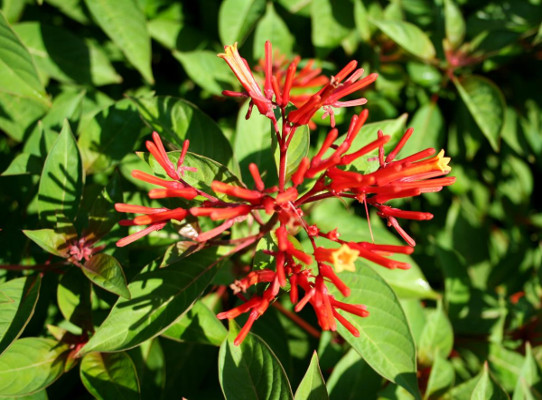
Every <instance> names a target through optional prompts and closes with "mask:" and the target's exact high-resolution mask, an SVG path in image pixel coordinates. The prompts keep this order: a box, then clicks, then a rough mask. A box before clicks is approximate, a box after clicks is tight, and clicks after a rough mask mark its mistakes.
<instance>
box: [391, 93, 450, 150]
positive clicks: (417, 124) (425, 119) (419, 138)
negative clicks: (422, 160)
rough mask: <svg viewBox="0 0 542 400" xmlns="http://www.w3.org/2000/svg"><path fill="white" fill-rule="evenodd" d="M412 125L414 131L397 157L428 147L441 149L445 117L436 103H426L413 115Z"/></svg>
mask: <svg viewBox="0 0 542 400" xmlns="http://www.w3.org/2000/svg"><path fill="white" fill-rule="evenodd" d="M410 127H412V128H414V133H413V134H412V136H411V137H410V139H409V140H408V141H407V143H406V144H405V146H404V147H403V149H402V150H401V151H400V153H399V155H398V157H397V159H398V160H399V159H401V158H404V157H407V156H410V155H412V154H415V153H417V152H418V151H421V150H423V149H426V148H428V147H433V148H435V149H436V150H437V152H438V151H439V149H440V148H441V147H442V142H443V138H444V118H443V117H442V113H441V112H440V109H439V107H438V105H437V104H436V103H428V104H424V105H423V106H421V107H420V108H418V111H416V113H415V114H414V117H412V121H411V122H410Z"/></svg>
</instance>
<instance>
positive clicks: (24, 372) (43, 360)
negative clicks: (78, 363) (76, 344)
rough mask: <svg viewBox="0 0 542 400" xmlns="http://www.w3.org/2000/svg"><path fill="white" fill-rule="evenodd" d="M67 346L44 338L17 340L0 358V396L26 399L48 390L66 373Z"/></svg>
mask: <svg viewBox="0 0 542 400" xmlns="http://www.w3.org/2000/svg"><path fill="white" fill-rule="evenodd" d="M67 355H68V346H67V345H65V344H60V343H58V342H57V341H56V340H52V339H45V338H33V337H32V338H30V337H29V338H24V339H20V340H17V341H16V342H15V343H13V345H12V346H11V347H10V348H9V349H8V350H7V351H6V352H5V353H4V354H2V356H1V357H0V396H5V397H7V396H23V395H27V394H31V393H34V392H37V391H39V390H41V389H43V388H46V387H47V386H49V385H50V384H52V383H53V382H54V381H55V380H57V379H58V378H59V377H60V375H62V373H63V372H64V363H65V362H66V357H67Z"/></svg>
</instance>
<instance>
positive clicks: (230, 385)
mask: <svg viewBox="0 0 542 400" xmlns="http://www.w3.org/2000/svg"><path fill="white" fill-rule="evenodd" d="M238 334H239V326H238V325H237V324H236V323H235V322H234V321H230V333H229V335H228V338H227V339H226V340H224V342H223V343H222V345H221V346H220V352H219V353H218V377H219V380H220V386H221V387H222V392H223V393H224V396H225V398H226V399H227V400H235V399H239V400H241V399H242V400H252V399H258V400H263V399H269V400H271V399H293V397H294V396H293V394H292V389H291V388H290V383H289V382H288V378H287V376H286V372H285V371H284V368H283V367H282V365H281V364H280V362H279V360H278V359H277V358H276V356H275V354H273V352H272V351H271V349H270V348H269V347H268V346H267V344H266V343H265V342H264V341H263V340H262V339H260V338H259V336H257V335H255V334H252V333H249V334H248V335H247V337H246V338H245V340H244V341H243V343H241V344H240V345H239V346H236V345H235V344H234V343H233V341H234V340H235V338H236V337H237V335H238Z"/></svg>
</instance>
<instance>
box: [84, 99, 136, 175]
mask: <svg viewBox="0 0 542 400" xmlns="http://www.w3.org/2000/svg"><path fill="white" fill-rule="evenodd" d="M143 127H144V125H143V124H142V123H141V119H140V118H139V115H138V113H137V110H136V107H135V106H134V105H133V103H132V102H131V101H130V100H128V99H124V100H121V101H119V102H117V103H115V104H113V105H112V106H110V107H108V108H106V109H105V110H102V111H101V112H100V113H99V114H98V115H96V116H95V117H94V118H92V119H91V120H90V121H88V123H86V124H84V125H83V126H82V127H81V128H80V135H79V148H80V149H81V156H82V157H83V167H84V169H85V171H87V172H89V173H92V172H99V171H104V170H107V169H109V168H111V166H112V165H115V164H116V163H118V162H120V160H121V159H122V158H123V157H124V156H125V155H126V154H128V153H130V152H131V151H132V150H133V146H134V144H135V143H136V141H137V139H138V138H139V133H140V132H141V129H142V128H143Z"/></svg>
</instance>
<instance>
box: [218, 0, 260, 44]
mask: <svg viewBox="0 0 542 400" xmlns="http://www.w3.org/2000/svg"><path fill="white" fill-rule="evenodd" d="M264 11H265V0H225V1H223V2H222V4H221V5H220V9H219V12H218V33H219V36H220V40H221V42H222V44H223V45H224V46H226V45H232V44H233V43H235V42H240V43H243V42H244V40H245V38H246V36H247V35H248V34H249V33H250V31H251V30H252V28H254V24H256V22H257V21H258V19H259V18H260V17H261V15H262V14H263V13H264Z"/></svg>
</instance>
